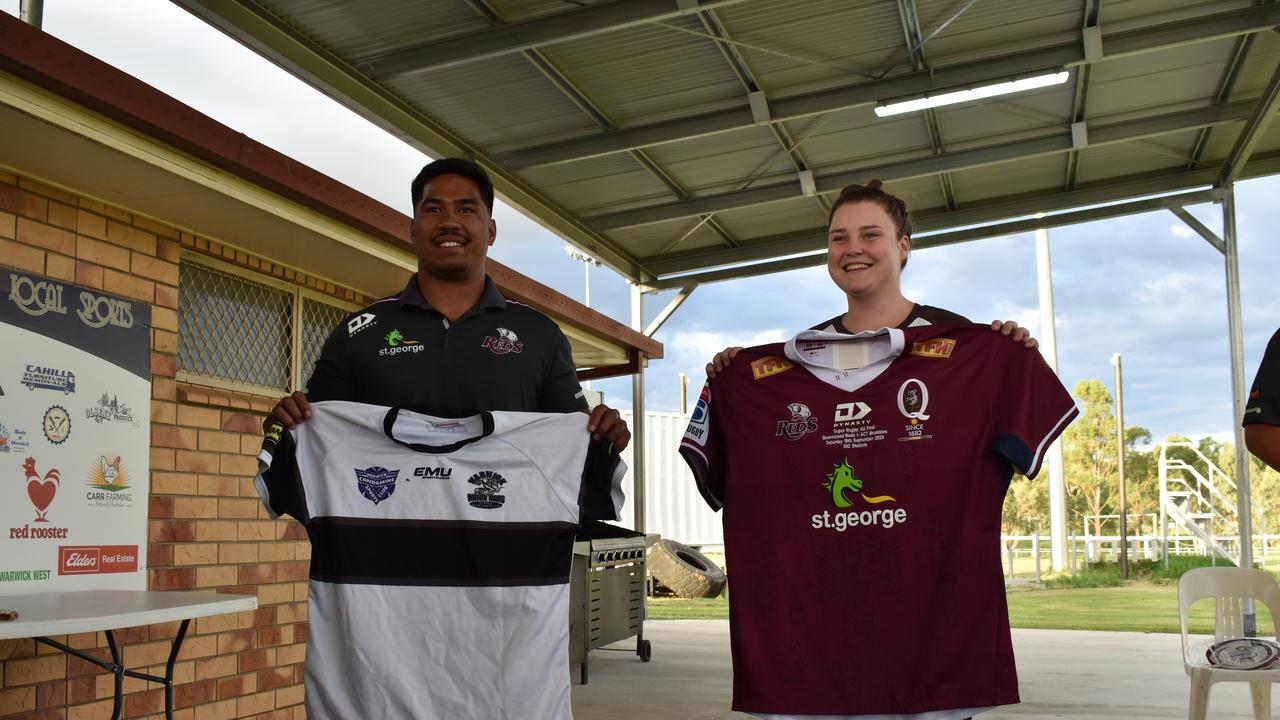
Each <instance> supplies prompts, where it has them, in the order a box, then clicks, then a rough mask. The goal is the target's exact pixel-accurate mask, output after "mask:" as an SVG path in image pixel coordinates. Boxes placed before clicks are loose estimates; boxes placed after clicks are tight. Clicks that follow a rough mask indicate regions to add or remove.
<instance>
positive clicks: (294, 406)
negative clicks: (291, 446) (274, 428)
mask: <svg viewBox="0 0 1280 720" xmlns="http://www.w3.org/2000/svg"><path fill="white" fill-rule="evenodd" d="M309 417H311V404H310V403H308V402H307V394H306V393H304V392H302V391H301V390H294V391H293V394H292V395H286V396H284V397H282V398H280V402H278V403H276V406H275V407H273V408H271V412H270V413H269V414H268V415H267V419H266V420H263V421H262V429H263V430H266V429H267V428H268V427H269V426H270V425H271V423H273V422H278V423H280V424H281V425H284V426H285V427H287V428H289V429H290V430H292V429H293V427H294V426H295V425H297V424H298V423H300V422H302V421H304V420H306V419H307V418H309Z"/></svg>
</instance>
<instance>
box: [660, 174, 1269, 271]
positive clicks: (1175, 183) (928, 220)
mask: <svg viewBox="0 0 1280 720" xmlns="http://www.w3.org/2000/svg"><path fill="white" fill-rule="evenodd" d="M1275 173H1280V152H1277V153H1268V154H1267V155H1266V156H1264V157H1255V158H1254V159H1253V160H1251V161H1250V162H1249V164H1248V165H1247V166H1245V170H1244V174H1243V176H1242V177H1260V176H1263V175H1271V174H1275ZM1217 174H1218V170H1217V168H1204V169H1200V170H1192V171H1185V172H1181V173H1175V174H1165V173H1163V172H1161V173H1155V174H1142V175H1139V176H1136V177H1129V178H1120V179H1116V180H1112V181H1111V182H1107V183H1102V184H1098V185H1092V186H1089V187H1086V188H1083V189H1078V190H1073V191H1071V192H1061V191H1058V190H1050V189H1046V190H1045V191H1043V192H1042V193H1036V194H1026V195H1019V196H1009V197H1004V198H994V199H993V200H991V201H990V202H987V203H984V204H981V205H974V206H972V207H966V208H962V209H960V210H952V211H949V212H947V211H942V210H940V209H926V210H924V211H921V212H913V213H912V214H911V224H912V226H913V227H914V228H915V230H916V233H917V236H918V237H914V238H913V239H912V242H913V244H914V245H915V247H928V245H927V244H922V243H927V242H928V235H926V233H930V232H940V231H943V230H950V229H952V228H965V227H968V226H971V225H982V224H985V223H991V222H996V221H999V220H1004V219H1007V218H1011V217H1022V216H1026V215H1034V214H1035V213H1038V212H1056V211H1059V210H1069V209H1072V208H1079V207H1085V206H1088V205H1096V204H1098V203H1105V202H1114V201H1115V200H1116V199H1117V198H1134V197H1143V196H1147V195H1159V194H1162V193H1170V192H1178V191H1180V190H1187V189H1190V188H1197V187H1203V186H1206V185H1211V184H1212V183H1213V182H1214V179H1215V178H1216V176H1217ZM1178 204H1185V201H1182V202H1179V203H1178ZM826 232H827V229H826V228H825V227H823V228H812V229H810V230H807V231H802V232H798V233H789V234H786V235H778V236H775V237H772V238H760V239H756V240H753V241H751V242H750V243H748V244H746V245H744V246H743V247H742V248H740V249H738V250H735V251H727V250H723V249H719V248H717V249H715V250H698V251H689V252H684V253H679V254H677V255H672V256H669V257H661V258H658V257H650V258H645V259H644V261H645V263H646V265H647V266H648V267H649V268H650V269H651V270H653V271H654V272H656V273H658V275H659V276H660V277H662V282H666V281H668V280H672V279H673V278H670V277H669V276H671V275H674V274H676V273H688V272H694V271H698V270H706V269H709V268H717V267H726V266H729V265H735V264H738V263H743V262H751V261H755V260H765V259H769V258H776V257H779V256H783V255H795V254H798V253H806V252H813V251H814V250H816V249H818V248H820V247H822V243H823V238H824V237H825V236H826ZM685 277H687V276H681V279H684V278H685ZM649 284H652V283H649Z"/></svg>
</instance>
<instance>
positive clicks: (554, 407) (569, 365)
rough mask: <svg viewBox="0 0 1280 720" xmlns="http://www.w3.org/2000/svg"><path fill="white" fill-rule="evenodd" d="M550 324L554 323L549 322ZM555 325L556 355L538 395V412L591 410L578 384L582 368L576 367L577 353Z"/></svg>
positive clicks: (553, 355)
mask: <svg viewBox="0 0 1280 720" xmlns="http://www.w3.org/2000/svg"><path fill="white" fill-rule="evenodd" d="M547 322H548V323H550V322H551V321H550V320H548V321H547ZM551 324H552V329H553V331H554V332H555V337H556V344H555V352H554V353H552V356H551V360H550V363H549V364H548V367H547V369H546V371H545V373H546V374H545V375H544V376H543V379H542V385H541V389H540V392H539V394H538V412H547V413H557V412H559V413H563V412H579V411H583V410H589V409H590V408H589V407H587V398H586V395H585V394H583V392H582V386H581V385H580V384H578V369H577V366H575V365H574V364H573V351H572V350H571V349H570V348H569V339H568V338H566V337H565V336H564V333H562V332H560V328H558V327H555V324H554V323H551Z"/></svg>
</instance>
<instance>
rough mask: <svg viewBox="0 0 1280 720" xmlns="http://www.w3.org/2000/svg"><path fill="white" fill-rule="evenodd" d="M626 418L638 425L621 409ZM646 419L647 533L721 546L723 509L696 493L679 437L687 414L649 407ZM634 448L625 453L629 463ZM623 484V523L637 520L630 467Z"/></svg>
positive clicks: (629, 465)
mask: <svg viewBox="0 0 1280 720" xmlns="http://www.w3.org/2000/svg"><path fill="white" fill-rule="evenodd" d="M622 419H624V420H626V421H627V424H628V425H632V426H634V423H632V417H631V413H630V412H623V413H622ZM644 419H645V426H644V427H645V454H644V458H645V479H646V484H645V518H646V522H647V527H646V528H645V531H646V532H651V533H658V534H660V535H662V537H664V538H669V539H671V540H675V541H677V542H682V543H684V544H686V545H701V546H707V545H713V546H714V545H723V544H724V533H723V531H722V530H721V528H720V514H719V513H717V512H713V511H712V510H711V508H709V507H707V503H706V502H705V501H703V499H702V495H700V494H699V493H698V488H697V485H695V484H694V482H693V473H692V472H690V471H689V467H688V466H687V465H685V463H684V458H682V457H680V453H679V449H680V438H681V437H683V436H684V429H685V426H686V425H688V424H689V416H688V415H683V414H681V413H672V412H647V413H645V414H644ZM632 449H633V448H632V447H628V448H627V449H626V450H624V451H623V452H622V459H623V461H624V462H626V463H627V467H628V468H632V467H635V466H634V464H633V463H632V461H631V457H632ZM623 487H624V488H625V490H626V493H627V502H626V505H624V506H623V508H622V520H621V524H622V525H625V526H627V527H633V526H634V525H635V509H634V508H635V505H634V504H633V499H634V497H635V495H634V492H633V489H632V473H631V471H630V470H628V472H627V479H626V480H625V481H624V485H623Z"/></svg>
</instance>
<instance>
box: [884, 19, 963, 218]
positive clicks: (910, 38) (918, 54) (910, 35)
mask: <svg viewBox="0 0 1280 720" xmlns="http://www.w3.org/2000/svg"><path fill="white" fill-rule="evenodd" d="M972 4H973V2H972V0H971V2H970V3H969V5H972ZM969 5H965V6H964V8H962V9H961V10H960V13H963V12H964V11H965V10H967V9H968V8H969ZM960 13H956V15H953V16H952V17H951V18H950V19H948V20H947V22H946V23H944V25H947V24H950V23H951V21H952V20H955V18H956V17H958V16H959V14H960ZM898 17H899V18H900V19H901V21H902V34H903V39H904V40H906V43H907V51H908V52H909V53H910V54H911V66H912V68H913V69H915V70H916V71H922V70H924V71H927V70H928V69H929V57H928V55H926V54H925V51H924V44H925V38H924V34H923V33H922V32H921V30H920V15H919V13H918V12H916V4H915V0H898ZM935 34H936V31H935ZM930 37H932V36H930ZM921 116H922V118H921V119H922V120H923V121H924V129H925V134H926V135H927V136H928V138H929V146H930V147H931V148H932V149H933V154H934V155H941V154H942V153H944V152H946V151H947V148H946V146H945V145H943V143H942V123H941V122H940V121H939V119H938V111H937V110H934V109H933V108H929V109H927V110H925V111H924V112H923V113H921ZM938 187H939V189H940V190H941V191H942V201H943V204H944V205H946V206H947V208H949V209H954V208H955V206H956V196H955V189H954V188H953V187H952V184H951V175H950V174H948V173H938Z"/></svg>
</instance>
